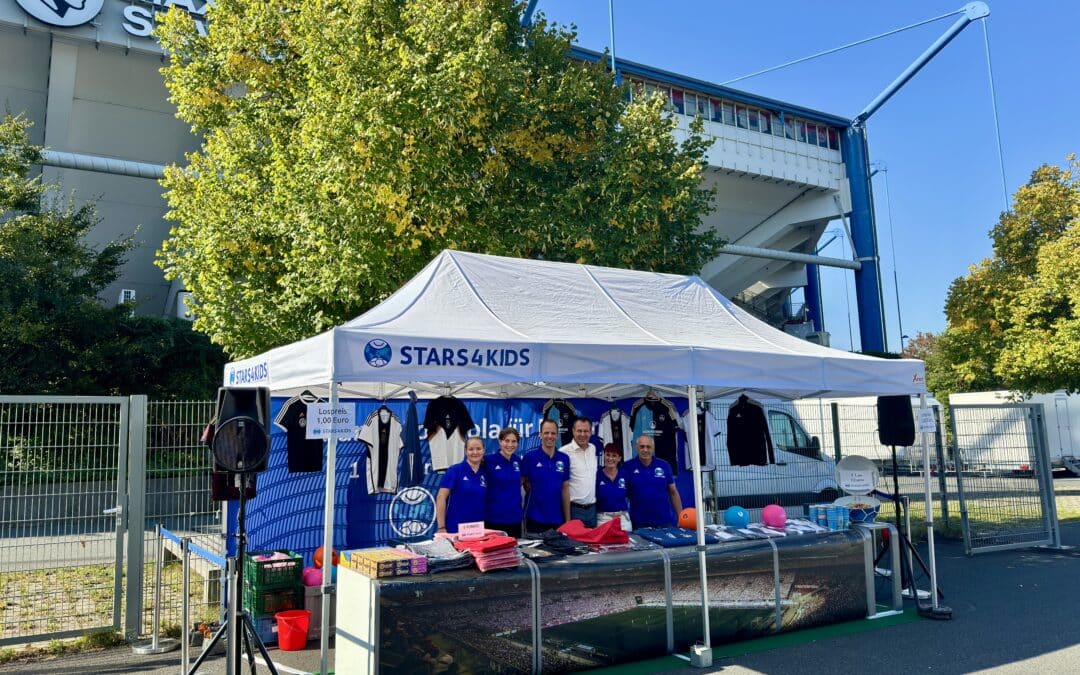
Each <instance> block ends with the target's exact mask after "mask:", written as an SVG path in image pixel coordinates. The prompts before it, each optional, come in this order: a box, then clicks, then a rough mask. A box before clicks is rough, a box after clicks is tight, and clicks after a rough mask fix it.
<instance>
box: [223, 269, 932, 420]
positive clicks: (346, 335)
mask: <svg viewBox="0 0 1080 675" xmlns="http://www.w3.org/2000/svg"><path fill="white" fill-rule="evenodd" d="M332 379H333V380H336V381H338V382H340V383H341V388H340V395H341V396H343V397H346V396H355V397H373V398H391V397H394V396H398V395H401V394H402V393H403V392H404V391H406V390H409V389H415V390H416V391H417V392H418V394H420V395H422V396H423V395H426V396H437V395H440V394H444V393H452V394H455V395H458V396H474V397H492V396H496V397H503V396H506V397H526V396H550V395H559V396H600V397H611V398H618V397H623V396H632V395H635V394H636V393H638V392H639V391H642V390H644V389H647V388H650V387H653V388H657V389H659V390H664V389H669V390H670V391H671V393H683V392H684V391H685V386H686V385H691V384H694V385H701V386H703V387H704V393H705V395H706V396H708V397H715V396H722V395H725V394H728V393H732V392H736V391H743V390H749V391H756V392H759V393H761V394H764V395H767V396H777V397H783V398H800V397H807V396H817V395H826V394H827V395H832V396H851V395H867V394H874V395H879V394H914V393H920V392H923V391H925V386H924V382H925V380H924V368H923V363H922V362H921V361H917V360H910V359H904V360H889V359H878V358H874V357H869V356H863V355H859V354H851V353H848V352H843V351H839V350H834V349H829V348H827V347H822V346H819V345H815V344H812V343H810V342H807V341H805V340H801V339H799V338H796V337H793V336H791V335H788V334H786V333H784V332H783V331H780V330H777V329H775V328H773V327H771V326H769V325H767V324H765V323H764V322H762V321H759V320H758V319H756V318H754V317H753V316H751V315H750V314H748V313H747V312H745V311H744V310H742V309H740V308H739V307H737V306H736V305H735V304H734V303H732V302H731V301H730V300H728V299H727V298H725V297H723V296H722V295H720V294H719V293H718V292H717V291H716V290H715V289H713V288H712V287H711V286H709V285H708V284H706V283H705V282H704V281H702V280H701V279H700V278H699V277H696V276H689V277H688V276H679V275H674V274H658V273H653V272H636V271H631V270H621V269H612V268H606V267H593V266H590V265H577V264H569V263H553V262H546V261H537V260H521V259H516V258H504V257H497V256H488V255H480V254H475V253H463V252H460V251H443V252H442V253H440V254H439V255H438V256H437V257H436V258H435V259H434V260H432V261H431V262H430V263H429V264H428V265H427V266H426V267H425V268H424V269H423V270H421V271H420V273H419V274H417V275H416V276H415V277H413V279H411V280H410V281H409V282H407V283H406V284H405V285H404V286H402V287H401V288H400V289H399V290H398V291H397V292H396V293H394V294H393V295H392V296H390V297H389V298H387V299H386V300H385V301H383V302H382V303H381V304H379V305H378V306H376V307H374V308H373V309H371V310H370V311H368V312H366V313H365V314H363V315H361V316H359V317H357V318H355V319H353V320H352V321H349V322H347V323H345V324H344V325H342V326H339V327H337V328H334V329H332V330H330V331H328V332H326V333H323V334H321V335H317V336H315V337H312V338H309V339H307V340H302V341H300V342H296V343H293V344H291V345H286V346H284V347H279V348H277V349H273V350H271V351H269V352H266V353H264V354H261V355H259V356H256V357H253V358H250V359H245V360H243V361H238V362H235V363H231V364H228V365H227V366H226V367H225V376H224V383H225V384H226V385H228V386H244V385H252V386H270V387H271V389H272V390H273V391H274V392H275V394H287V393H292V392H297V391H301V390H303V389H310V390H312V391H315V392H316V393H320V392H325V391H326V390H327V388H328V387H327V385H328V384H329V382H330V381H331V380H332Z"/></svg>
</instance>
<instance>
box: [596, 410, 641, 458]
mask: <svg viewBox="0 0 1080 675" xmlns="http://www.w3.org/2000/svg"><path fill="white" fill-rule="evenodd" d="M600 438H602V439H604V444H605V446H606V444H608V443H614V444H615V445H617V446H618V447H619V448H620V449H621V450H622V454H623V461H624V462H625V461H628V460H631V459H633V458H634V454H635V453H634V442H633V433H632V432H631V431H630V416H629V415H627V414H626V413H624V412H623V411H622V410H620V409H618V408H612V409H611V410H608V411H607V412H606V413H604V414H603V415H601V416H600Z"/></svg>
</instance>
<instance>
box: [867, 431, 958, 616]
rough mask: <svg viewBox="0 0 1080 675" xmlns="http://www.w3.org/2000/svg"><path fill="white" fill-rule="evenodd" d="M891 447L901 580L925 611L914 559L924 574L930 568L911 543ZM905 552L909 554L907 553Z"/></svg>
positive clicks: (928, 574)
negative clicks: (920, 598)
mask: <svg viewBox="0 0 1080 675" xmlns="http://www.w3.org/2000/svg"><path fill="white" fill-rule="evenodd" d="M890 447H891V448H892V479H893V494H892V500H893V506H894V515H895V517H896V532H897V534H898V535H899V537H900V543H901V545H902V548H901V553H900V560H899V561H898V562H899V565H898V567H899V568H900V582H901V585H902V586H904V587H905V588H907V590H908V592H909V593H910V594H911V597H912V599H913V600H915V604H916V606H917V607H918V608H919V612H920V613H923V607H922V605H921V604H920V603H919V590H918V589H917V588H916V587H915V575H914V570H913V569H912V560H914V561H915V562H917V563H918V564H919V567H920V568H921V569H922V571H923V574H925V575H926V576H928V577H929V576H930V568H928V567H927V566H926V562H925V561H924V560H923V559H922V556H921V555H919V551H918V550H917V549H916V548H915V545H914V544H912V543H911V533H910V532H908V531H907V527H906V526H905V523H906V522H907V517H906V516H907V511H906V507H905V506H904V501H903V500H902V499H901V498H900V475H899V469H898V467H897V462H896V446H895V445H893V446H890ZM886 551H888V549H884V550H882V552H881V553H880V554H879V555H878V560H880V559H881V556H883V555H885V552H886ZM905 553H906V554H907V555H905ZM876 564H877V561H875V565H876ZM937 593H938V598H939V599H944V598H945V594H944V593H943V592H942V591H941V589H940V588H938V589H937Z"/></svg>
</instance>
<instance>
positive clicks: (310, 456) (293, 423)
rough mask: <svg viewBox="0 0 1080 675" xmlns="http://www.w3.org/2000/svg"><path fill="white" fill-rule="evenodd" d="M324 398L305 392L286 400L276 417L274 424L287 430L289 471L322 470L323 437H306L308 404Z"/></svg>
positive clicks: (286, 444) (286, 447)
mask: <svg viewBox="0 0 1080 675" xmlns="http://www.w3.org/2000/svg"><path fill="white" fill-rule="evenodd" d="M321 400H322V399H320V398H318V397H317V396H315V395H314V394H312V393H310V392H306V391H305V392H304V393H302V394H300V395H299V396H294V397H292V398H290V399H289V400H288V401H285V403H284V405H282V406H281V410H279V411H278V415H277V417H275V418H274V425H275V426H276V427H278V428H279V429H283V430H284V431H285V450H286V452H287V453H288V456H289V461H288V464H289V473H295V472H298V471H322V458H323V442H322V439H318V438H314V439H308V438H304V436H305V435H306V434H307V404H308V403H318V402H321Z"/></svg>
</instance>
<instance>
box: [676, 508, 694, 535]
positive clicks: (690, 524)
mask: <svg viewBox="0 0 1080 675" xmlns="http://www.w3.org/2000/svg"><path fill="white" fill-rule="evenodd" d="M679 527H681V528H683V529H684V530H696V529H697V509H695V508H693V507H688V508H685V509H683V510H682V512H681V513H680V514H679Z"/></svg>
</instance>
